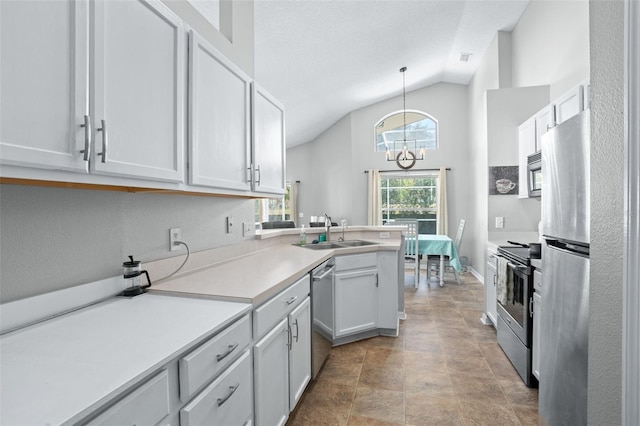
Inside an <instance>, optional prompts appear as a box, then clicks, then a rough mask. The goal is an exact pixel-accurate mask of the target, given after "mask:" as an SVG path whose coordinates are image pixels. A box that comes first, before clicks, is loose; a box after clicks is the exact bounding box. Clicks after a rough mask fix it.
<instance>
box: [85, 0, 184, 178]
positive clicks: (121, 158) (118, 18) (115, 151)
mask: <svg viewBox="0 0 640 426" xmlns="http://www.w3.org/2000/svg"><path fill="white" fill-rule="evenodd" d="M93 6H94V13H95V17H94V20H95V26H94V28H93V38H94V46H93V47H94V55H95V58H94V94H95V96H94V99H93V103H92V105H93V114H92V116H93V119H94V122H95V125H94V127H95V129H94V130H95V131H94V135H95V136H94V139H95V140H94V144H95V149H94V150H93V152H92V156H91V157H92V158H91V160H92V162H91V171H92V172H95V173H100V174H108V175H116V176H132V177H144V178H148V179H153V180H162V181H174V182H182V181H183V180H184V176H183V150H184V123H183V117H184V85H185V79H184V66H185V62H186V59H185V56H184V55H185V48H186V46H185V45H184V29H183V24H182V21H181V20H180V19H178V17H177V16H175V15H174V14H173V13H172V12H171V11H169V10H168V9H167V8H166V6H164V5H163V4H162V3H160V2H159V1H157V0H131V1H96V2H95V3H93Z"/></svg>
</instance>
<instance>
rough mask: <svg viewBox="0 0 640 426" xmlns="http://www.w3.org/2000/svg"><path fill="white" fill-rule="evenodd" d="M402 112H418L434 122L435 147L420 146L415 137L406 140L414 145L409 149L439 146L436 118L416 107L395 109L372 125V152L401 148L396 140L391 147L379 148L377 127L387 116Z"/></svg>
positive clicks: (438, 130) (438, 128)
mask: <svg viewBox="0 0 640 426" xmlns="http://www.w3.org/2000/svg"><path fill="white" fill-rule="evenodd" d="M404 112H407V113H413V114H420V115H422V116H424V117H425V118H426V119H428V120H431V121H432V122H433V123H434V124H435V135H434V139H435V147H427V146H426V145H423V146H420V145H419V144H418V141H417V140H415V139H407V142H412V143H413V145H414V146H412V147H410V149H411V148H412V149H413V150H415V151H418V150H420V149H425V150H426V149H429V150H432V149H439V148H440V123H439V122H438V119H436V118H435V117H434V116H432V115H431V114H429V113H426V112H424V111H421V110H418V109H407V110H397V111H394V112H391V113H389V114H387V115H385V116H383V117H382V118H381V119H379V120H378V121H377V122H376V123H375V124H374V126H373V150H374V152H386V151H387V150H388V149H391V150H392V151H397V150H399V149H402V146H400V147H398V146H396V145H397V141H394V146H393V148H391V147H387V146H385V147H384V149H382V150H380V149H379V148H380V145H378V131H377V129H378V127H379V126H380V123H383V122H384V121H385V120H387V119H388V118H389V117H392V116H394V115H397V114H403V113H404Z"/></svg>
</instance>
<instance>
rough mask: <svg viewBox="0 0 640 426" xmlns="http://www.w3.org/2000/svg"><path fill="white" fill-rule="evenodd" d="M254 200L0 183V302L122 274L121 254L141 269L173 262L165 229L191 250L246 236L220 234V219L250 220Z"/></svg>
mask: <svg viewBox="0 0 640 426" xmlns="http://www.w3.org/2000/svg"><path fill="white" fill-rule="evenodd" d="M254 206H255V202H254V200H246V199H234V198H215V197H199V196H189V195H169V194H148V193H124V192H112V191H96V190H82V189H65V188H45V187H36V186H21V185H0V247H1V249H2V256H0V282H2V295H1V299H0V303H5V302H9V301H13V300H18V299H22V298H25V297H30V296H35V295H38V294H43V293H48V292H50V291H55V290H60V289H64V288H68V287H73V286H76V285H80V284H84V283H87V282H93V281H98V280H101V279H104V278H107V277H113V276H116V275H120V274H122V262H124V261H125V260H127V256H128V255H133V256H134V257H135V258H136V260H141V261H142V262H143V267H144V264H145V263H147V262H150V261H154V260H158V259H165V258H169V257H174V256H177V257H176V259H179V260H182V259H183V258H184V257H183V254H184V250H181V251H174V252H170V251H169V229H170V228H174V227H179V228H181V229H182V240H183V241H185V242H186V243H187V244H188V245H189V247H190V249H191V251H192V252H198V251H202V250H207V249H212V248H216V247H223V246H232V245H236V244H239V243H241V242H244V241H247V240H253V237H249V238H246V239H245V238H243V237H242V233H241V232H234V233H233V234H227V233H226V232H225V217H226V216H229V215H231V216H233V218H234V220H235V221H236V223H242V222H243V221H251V222H252V223H253V222H254V220H255V219H254Z"/></svg>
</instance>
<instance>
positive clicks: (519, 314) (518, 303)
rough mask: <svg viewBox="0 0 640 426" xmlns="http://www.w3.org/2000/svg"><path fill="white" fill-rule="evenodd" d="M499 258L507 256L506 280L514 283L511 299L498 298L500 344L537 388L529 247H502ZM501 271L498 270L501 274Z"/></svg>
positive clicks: (518, 370)
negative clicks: (534, 367) (533, 364)
mask: <svg viewBox="0 0 640 426" xmlns="http://www.w3.org/2000/svg"><path fill="white" fill-rule="evenodd" d="M497 257H502V258H504V259H506V263H507V268H506V273H507V279H508V280H509V281H510V282H511V283H512V285H513V291H512V292H509V297H508V300H507V301H506V303H505V304H503V303H502V302H501V300H500V298H498V304H497V307H498V322H497V324H496V328H497V334H498V344H499V345H500V347H501V348H502V350H503V351H504V353H505V354H506V355H507V357H508V358H509V361H511V364H513V367H514V368H515V369H516V371H517V372H518V374H519V375H520V377H521V378H522V380H523V381H524V383H525V384H526V385H527V386H528V387H537V386H538V380H537V379H536V378H535V376H534V375H533V371H532V363H531V361H532V354H533V314H532V308H533V268H532V267H531V254H530V251H529V247H522V246H520V247H511V246H499V247H498V253H497ZM500 273H501V271H500V270H498V274H500Z"/></svg>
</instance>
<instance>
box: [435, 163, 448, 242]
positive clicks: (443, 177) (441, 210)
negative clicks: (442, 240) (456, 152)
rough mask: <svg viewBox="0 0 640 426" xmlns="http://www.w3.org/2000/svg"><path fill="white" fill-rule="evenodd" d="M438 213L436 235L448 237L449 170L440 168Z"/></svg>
mask: <svg viewBox="0 0 640 426" xmlns="http://www.w3.org/2000/svg"><path fill="white" fill-rule="evenodd" d="M437 203H438V212H437V213H436V234H440V235H447V232H448V228H449V226H448V224H447V170H446V168H444V167H440V172H438V198H437Z"/></svg>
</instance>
